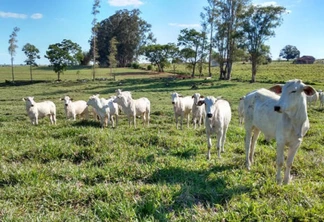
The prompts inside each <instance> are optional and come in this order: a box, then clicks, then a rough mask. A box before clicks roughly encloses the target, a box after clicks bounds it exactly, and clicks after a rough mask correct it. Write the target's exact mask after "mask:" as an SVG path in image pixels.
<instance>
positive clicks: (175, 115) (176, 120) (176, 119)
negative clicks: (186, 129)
mask: <svg viewBox="0 0 324 222" xmlns="http://www.w3.org/2000/svg"><path fill="white" fill-rule="evenodd" d="M174 118H175V122H176V128H177V129H178V115H177V114H174Z"/></svg>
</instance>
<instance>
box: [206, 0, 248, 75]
mask: <svg viewBox="0 0 324 222" xmlns="http://www.w3.org/2000/svg"><path fill="white" fill-rule="evenodd" d="M212 2H213V4H214V15H215V18H214V19H215V29H216V35H215V46H216V48H217V51H218V52H219V56H220V57H219V58H218V59H219V60H218V63H219V64H220V66H219V67H220V79H227V80H229V79H231V77H232V66H233V62H234V58H235V54H236V52H237V49H238V42H239V41H240V39H239V37H240V36H239V35H238V33H239V30H240V27H241V26H242V16H241V15H242V14H243V13H244V12H245V9H246V7H247V5H248V3H249V2H250V0H214V1H212Z"/></svg>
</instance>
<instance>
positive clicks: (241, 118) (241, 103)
mask: <svg viewBox="0 0 324 222" xmlns="http://www.w3.org/2000/svg"><path fill="white" fill-rule="evenodd" d="M244 98H245V96H243V97H241V98H240V101H239V106H238V109H237V111H238V116H239V122H240V124H243V123H244Z"/></svg>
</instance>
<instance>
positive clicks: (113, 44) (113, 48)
mask: <svg viewBox="0 0 324 222" xmlns="http://www.w3.org/2000/svg"><path fill="white" fill-rule="evenodd" d="M117 44H118V41H117V39H116V37H113V38H112V39H111V40H110V42H109V56H108V64H109V67H110V73H111V74H112V68H116V67H117V64H118V63H117V59H116V57H117ZM114 80H115V81H116V75H115V74H114Z"/></svg>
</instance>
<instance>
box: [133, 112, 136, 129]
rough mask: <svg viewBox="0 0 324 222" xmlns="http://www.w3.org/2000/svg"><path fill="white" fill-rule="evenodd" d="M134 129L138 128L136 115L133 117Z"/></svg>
mask: <svg viewBox="0 0 324 222" xmlns="http://www.w3.org/2000/svg"><path fill="white" fill-rule="evenodd" d="M133 123H134V128H136V115H133Z"/></svg>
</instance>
